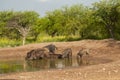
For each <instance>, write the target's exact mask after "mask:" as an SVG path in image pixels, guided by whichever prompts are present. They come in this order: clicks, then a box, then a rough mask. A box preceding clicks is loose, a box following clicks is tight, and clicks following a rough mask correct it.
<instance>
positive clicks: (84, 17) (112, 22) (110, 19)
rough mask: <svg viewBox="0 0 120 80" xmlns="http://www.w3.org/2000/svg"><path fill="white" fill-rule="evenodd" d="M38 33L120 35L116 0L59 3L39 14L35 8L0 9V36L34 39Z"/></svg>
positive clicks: (86, 36)
mask: <svg viewBox="0 0 120 80" xmlns="http://www.w3.org/2000/svg"><path fill="white" fill-rule="evenodd" d="M41 33H45V34H48V35H49V36H51V37H55V36H66V38H69V37H71V36H76V35H77V36H79V39H105V38H113V39H120V0H102V1H100V2H96V3H94V4H93V5H92V7H88V6H83V5H81V4H77V5H73V6H71V7H67V6H66V7H62V8H61V9H56V10H54V11H52V12H47V13H46V15H45V16H44V17H40V15H39V14H38V13H36V12H35V11H23V12H22V11H20V12H15V11H0V39H2V38H8V39H11V40H12V39H13V40H21V39H22V43H23V45H24V44H25V41H26V40H27V38H28V37H29V38H30V37H31V40H33V41H36V40H37V38H38V37H40V36H39V35H40V34H41Z"/></svg>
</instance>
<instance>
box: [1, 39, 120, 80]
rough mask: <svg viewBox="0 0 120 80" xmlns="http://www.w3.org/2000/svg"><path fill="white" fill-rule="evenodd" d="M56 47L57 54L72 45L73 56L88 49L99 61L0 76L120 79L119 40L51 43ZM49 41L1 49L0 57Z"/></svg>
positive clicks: (35, 79) (42, 79)
mask: <svg viewBox="0 0 120 80" xmlns="http://www.w3.org/2000/svg"><path fill="white" fill-rule="evenodd" d="M51 43H52V44H55V45H56V46H57V47H58V48H59V51H58V52H57V53H59V52H60V51H62V50H63V49H65V48H71V49H72V51H73V56H76V53H77V52H78V51H79V49H81V48H82V47H83V48H87V49H90V58H89V60H95V61H97V60H100V62H101V63H99V64H95V65H90V66H85V67H77V68H69V69H55V70H43V71H36V72H21V73H12V74H6V75H5V74H3V75H2V74H1V75H0V79H4V80H6V79H9V80H120V41H116V40H112V39H105V40H81V41H74V42H51ZM51 43H40V44H29V45H25V46H20V47H15V48H0V60H3V59H12V58H15V57H16V58H17V57H21V58H23V57H25V56H26V53H27V52H28V51H29V50H31V49H35V48H41V47H43V46H45V45H48V44H51Z"/></svg>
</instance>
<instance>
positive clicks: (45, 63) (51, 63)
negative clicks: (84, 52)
mask: <svg viewBox="0 0 120 80" xmlns="http://www.w3.org/2000/svg"><path fill="white" fill-rule="evenodd" d="M26 62H27V66H28V67H29V68H31V69H34V68H35V69H54V68H65V67H68V66H72V59H42V60H33V61H26Z"/></svg>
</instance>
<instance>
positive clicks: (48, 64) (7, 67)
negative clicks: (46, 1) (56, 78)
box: [0, 57, 111, 74]
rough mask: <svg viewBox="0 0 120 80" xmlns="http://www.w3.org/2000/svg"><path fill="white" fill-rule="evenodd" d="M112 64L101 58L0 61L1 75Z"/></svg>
mask: <svg viewBox="0 0 120 80" xmlns="http://www.w3.org/2000/svg"><path fill="white" fill-rule="evenodd" d="M107 62H111V60H108V59H101V58H90V57H89V58H84V59H83V60H82V61H81V60H80V59H77V58H76V57H73V58H72V59H42V60H33V61H26V60H24V59H22V58H20V59H19V58H17V59H11V60H7V59H6V60H1V61H0V74H3V73H12V72H25V71H39V70H47V69H64V68H73V67H81V66H83V67H84V66H89V65H95V64H100V63H107Z"/></svg>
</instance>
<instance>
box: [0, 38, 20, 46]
mask: <svg viewBox="0 0 120 80" xmlns="http://www.w3.org/2000/svg"><path fill="white" fill-rule="evenodd" d="M20 44H21V42H20V41H17V40H10V39H7V38H1V39H0V47H15V46H19V45H20Z"/></svg>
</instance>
